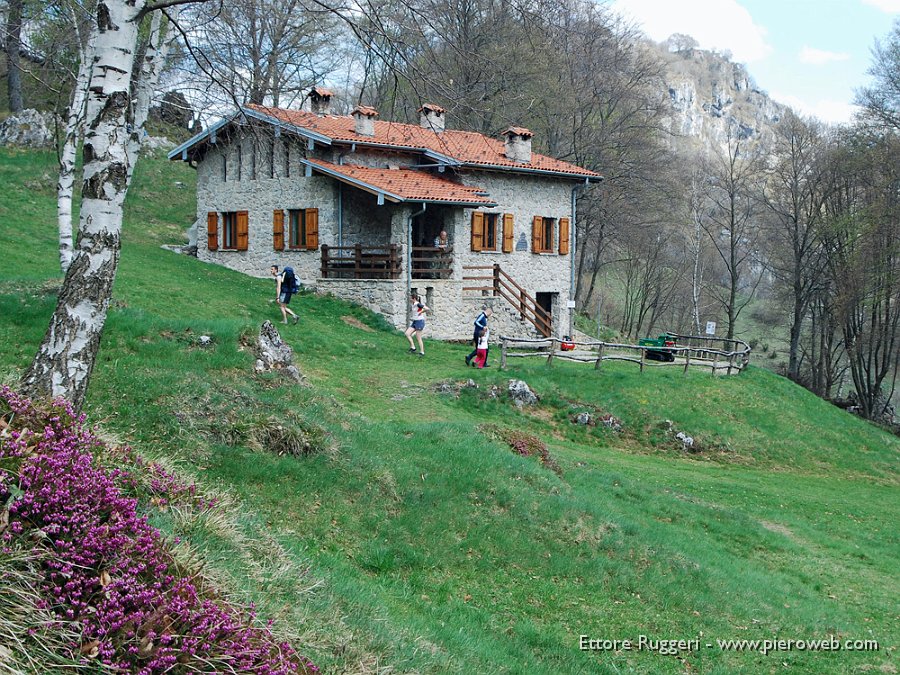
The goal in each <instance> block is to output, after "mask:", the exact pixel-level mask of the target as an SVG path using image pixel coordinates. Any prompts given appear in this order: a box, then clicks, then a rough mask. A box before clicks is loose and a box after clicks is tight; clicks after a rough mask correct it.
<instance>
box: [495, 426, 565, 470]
mask: <svg viewBox="0 0 900 675" xmlns="http://www.w3.org/2000/svg"><path fill="white" fill-rule="evenodd" d="M483 428H484V431H485V432H487V433H488V434H489V435H491V436H495V437H498V438H500V440H502V441H504V442H505V443H506V444H507V445H509V448H510V450H512V451H513V452H514V453H516V454H517V455H522V457H538V458H539V459H540V461H541V464H542V465H543V466H544V468H547V469H550V470H551V471H553V472H555V473H557V474H562V469H560V468H559V464H557V462H556V460H555V459H554V458H553V456H552V455H551V454H550V451H549V450H548V449H547V444H546V443H544V441H542V440H541V439H540V438H538V437H537V436H532V435H531V434H526V433H525V432H524V431H518V430H516V429H503V428H501V427H496V426H494V425H492V424H489V425H485V426H484V427H483Z"/></svg>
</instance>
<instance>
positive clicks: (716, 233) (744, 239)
mask: <svg viewBox="0 0 900 675" xmlns="http://www.w3.org/2000/svg"><path fill="white" fill-rule="evenodd" d="M707 175H708V178H707V181H706V185H705V194H706V200H707V207H708V208H707V211H706V215H705V217H702V218H701V220H700V225H701V227H702V228H703V230H704V232H705V233H706V235H707V237H708V238H709V241H710V242H711V243H712V245H713V248H714V250H715V251H716V253H717V254H718V257H719V259H720V261H721V263H722V265H723V266H724V283H723V284H722V286H721V287H719V286H718V285H714V286H711V288H712V289H713V293H714V295H715V297H716V298H717V299H718V301H719V303H720V305H721V307H722V309H723V311H724V312H725V315H726V317H727V320H728V331H727V334H726V337H727V338H729V339H731V338H734V335H735V328H736V324H737V319H738V317H739V316H740V314H741V312H742V311H743V309H744V308H745V307H746V306H747V305H748V304H749V303H750V301H751V300H752V299H753V295H754V293H755V292H756V288H757V287H758V285H759V282H760V280H761V278H762V270H761V267H760V260H759V250H758V248H757V247H758V244H759V231H760V225H761V222H760V205H761V199H762V181H761V177H762V173H761V155H760V150H759V148H758V146H756V145H755V144H753V143H751V142H749V141H746V140H744V139H741V138H740V136H739V135H738V133H737V132H736V131H735V130H733V129H732V130H730V131H729V133H728V136H727V139H726V143H725V145H724V146H723V147H722V148H720V149H719V150H718V151H717V152H715V153H714V154H713V156H712V157H711V158H710V160H709V163H708V171H707Z"/></svg>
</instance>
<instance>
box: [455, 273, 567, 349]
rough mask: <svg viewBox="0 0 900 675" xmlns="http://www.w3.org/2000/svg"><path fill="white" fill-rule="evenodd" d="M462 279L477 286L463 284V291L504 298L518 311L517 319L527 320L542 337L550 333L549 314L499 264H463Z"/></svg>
mask: <svg viewBox="0 0 900 675" xmlns="http://www.w3.org/2000/svg"><path fill="white" fill-rule="evenodd" d="M463 281H473V282H478V283H479V284H480V285H477V286H463V292H465V291H488V292H489V293H491V294H492V295H493V296H494V297H501V298H503V299H504V300H506V301H507V302H508V303H509V304H510V305H511V306H512V308H513V309H514V310H515V311H516V312H517V313H518V315H519V319H520V320H522V321H528V322H529V323H531V325H532V326H534V328H535V330H537V332H538V333H540V334H541V335H543V336H544V337H548V336H549V335H550V334H551V333H552V330H551V329H552V321H551V317H550V314H549V313H548V312H547V311H546V310H545V309H544V308H543V307H541V306H540V305H539V304H538V303H537V300H535V299H534V298H532V297H531V296H530V295H529V294H528V291H526V290H525V289H524V288H522V287H521V286H519V284H517V283H516V282H515V280H514V279H513V278H512V277H511V276H509V275H508V274H507V273H506V272H504V271H503V270H502V269H501V268H500V265H499V264H496V263H495V264H493V265H464V266H463Z"/></svg>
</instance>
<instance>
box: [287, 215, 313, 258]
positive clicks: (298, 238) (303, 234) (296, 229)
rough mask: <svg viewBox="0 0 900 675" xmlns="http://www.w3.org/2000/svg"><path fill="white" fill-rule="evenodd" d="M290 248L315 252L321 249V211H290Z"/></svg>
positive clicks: (288, 242)
mask: <svg viewBox="0 0 900 675" xmlns="http://www.w3.org/2000/svg"><path fill="white" fill-rule="evenodd" d="M287 244H288V248H291V249H299V250H307V251H315V250H316V249H318V248H319V209H290V210H289V211H288V241H287Z"/></svg>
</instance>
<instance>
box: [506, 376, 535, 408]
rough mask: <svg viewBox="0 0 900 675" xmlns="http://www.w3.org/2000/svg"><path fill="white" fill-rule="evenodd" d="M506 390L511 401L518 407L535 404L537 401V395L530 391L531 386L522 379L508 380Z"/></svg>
mask: <svg viewBox="0 0 900 675" xmlns="http://www.w3.org/2000/svg"><path fill="white" fill-rule="evenodd" d="M507 391H508V392H509V397H510V398H511V399H512V400H513V403H515V404H516V405H517V406H518V407H519V408H522V407H524V406H527V405H536V404H537V402H538V397H537V395H536V394H535V393H534V392H533V391H531V388H530V387H529V386H528V385H527V384H526V383H525V381H524V380H510V381H509V385H508V389H507Z"/></svg>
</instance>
